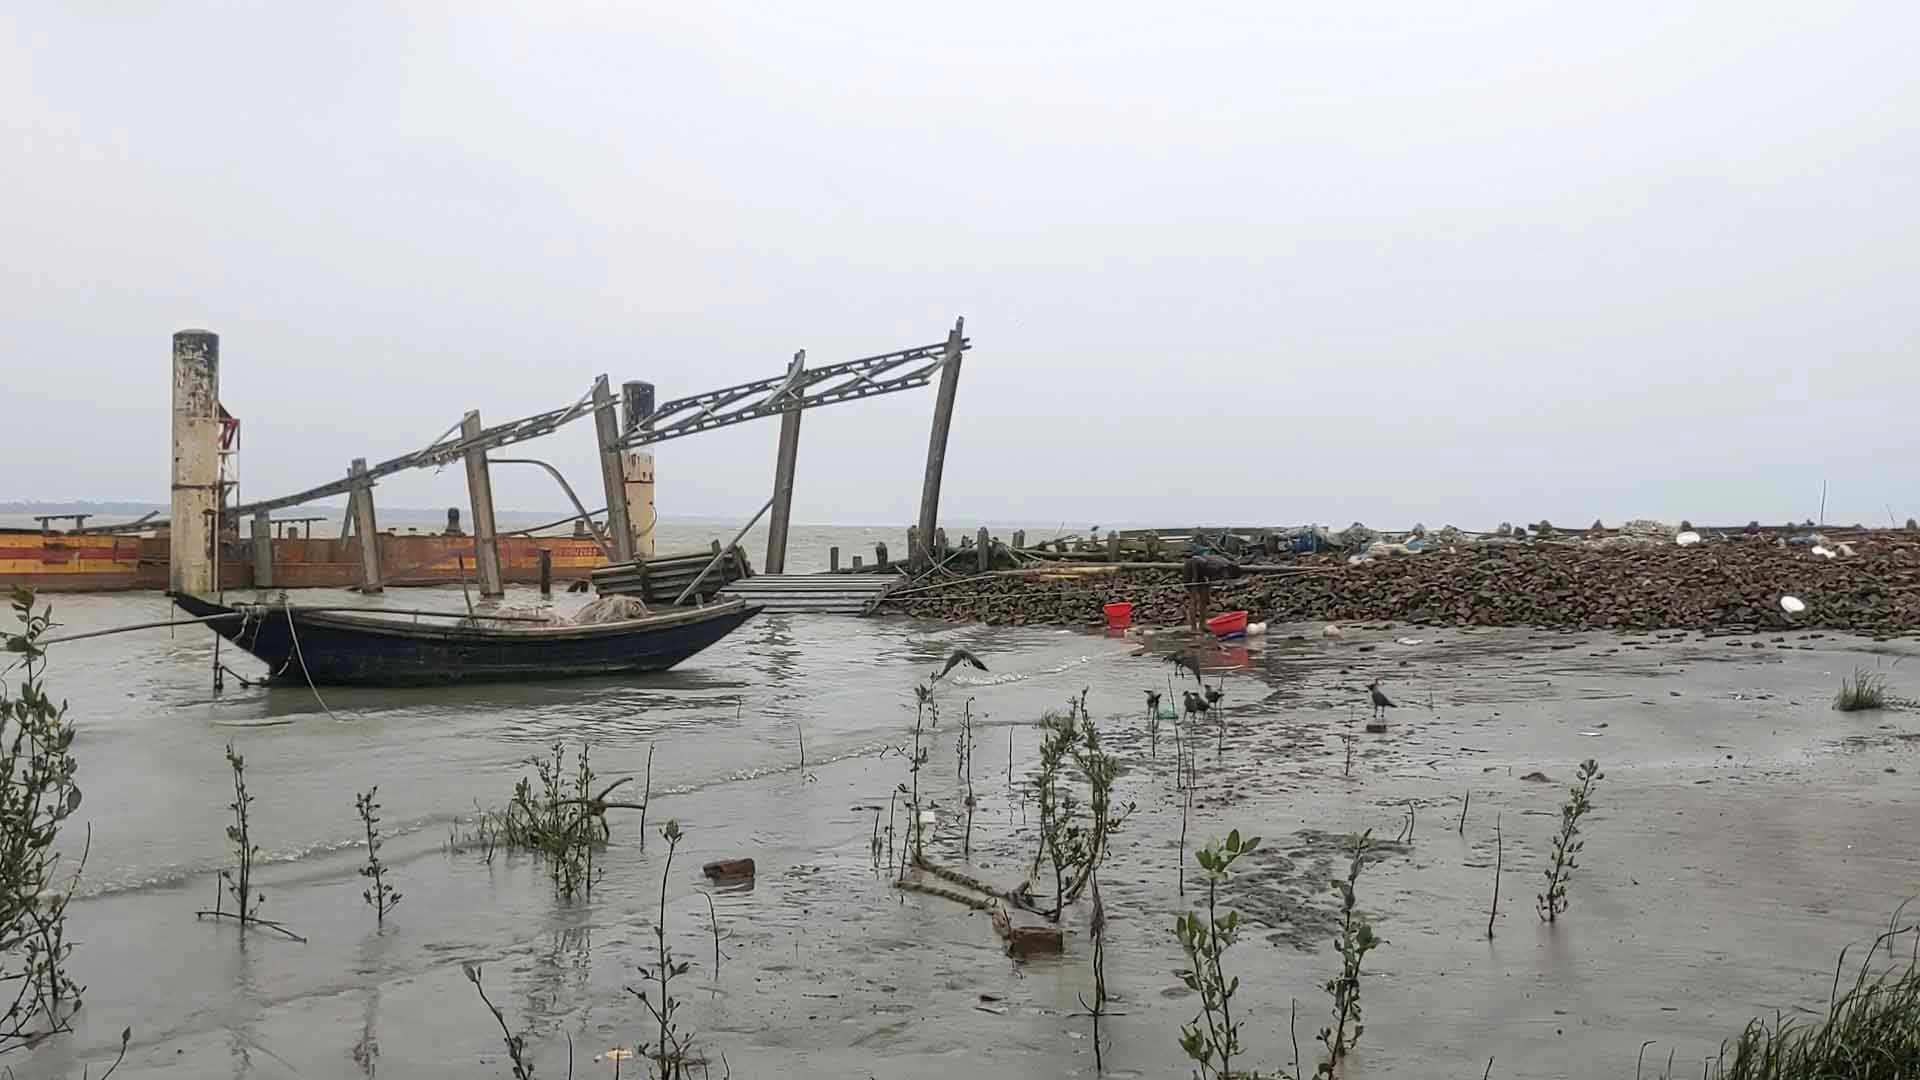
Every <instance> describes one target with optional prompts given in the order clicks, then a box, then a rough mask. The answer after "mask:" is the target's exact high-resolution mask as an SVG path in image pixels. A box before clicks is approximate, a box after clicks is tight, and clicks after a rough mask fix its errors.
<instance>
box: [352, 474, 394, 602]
mask: <svg viewBox="0 0 1920 1080" xmlns="http://www.w3.org/2000/svg"><path fill="white" fill-rule="evenodd" d="M348 472H349V474H350V475H352V476H356V477H359V478H360V479H359V484H358V486H356V487H355V488H354V489H353V524H354V528H356V529H357V530H358V531H359V533H360V591H361V592H363V593H377V592H384V591H385V590H386V585H385V583H384V582H383V581H382V580H381V577H380V524H379V522H378V521H376V520H375V518H374V513H373V483H372V481H370V480H368V479H367V478H366V476H367V459H366V458H354V459H353V467H352V468H351V469H349V470H348Z"/></svg>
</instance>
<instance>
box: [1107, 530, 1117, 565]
mask: <svg viewBox="0 0 1920 1080" xmlns="http://www.w3.org/2000/svg"><path fill="white" fill-rule="evenodd" d="M1107 561H1108V562H1111V563H1117V562H1119V561H1120V533H1119V531H1118V530H1117V529H1108V530H1107Z"/></svg>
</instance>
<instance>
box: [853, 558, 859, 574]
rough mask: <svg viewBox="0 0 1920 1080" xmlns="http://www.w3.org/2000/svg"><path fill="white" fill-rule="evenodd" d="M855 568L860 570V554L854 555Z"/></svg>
mask: <svg viewBox="0 0 1920 1080" xmlns="http://www.w3.org/2000/svg"><path fill="white" fill-rule="evenodd" d="M853 568H854V569H855V570H858V569H860V556H858V555H855V556H854V557H853Z"/></svg>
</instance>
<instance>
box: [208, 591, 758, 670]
mask: <svg viewBox="0 0 1920 1080" xmlns="http://www.w3.org/2000/svg"><path fill="white" fill-rule="evenodd" d="M173 601H174V603H176V604H178V605H179V606H180V607H181V608H182V609H183V610H185V611H186V612H187V613H188V614H191V615H193V616H195V617H196V618H203V619H205V618H209V617H212V621H210V622H209V623H208V625H209V626H211V627H212V628H213V630H214V631H215V632H216V633H218V634H219V635H220V636H221V637H224V638H226V639H227V640H228V641H231V642H233V643H234V644H235V645H237V646H239V647H240V648H242V649H244V650H246V651H247V652H249V653H252V654H253V655H254V656H256V657H258V658H259V659H260V660H261V661H262V662H264V663H265V664H266V665H267V667H268V668H269V676H268V679H269V681H270V682H272V683H275V684H292V685H297V686H305V685H306V684H307V682H308V680H311V681H312V682H313V683H314V684H315V685H320V686H418V685H432V684H447V683H462V682H498V681H506V680H542V679H563V678H579V677H584V676H591V675H616V674H625V673H636V672H648V671H665V670H667V669H668V668H671V667H673V666H674V665H675V664H678V663H680V662H681V661H683V660H686V659H687V658H688V657H690V656H693V655H694V654H696V653H698V652H699V651H700V650H702V649H705V648H706V647H707V646H709V645H712V644H713V643H714V642H716V641H719V640H720V639H721V638H723V637H726V636H727V635H728V634H729V633H732V632H733V630H734V629H735V628H736V627H738V626H740V624H742V623H744V622H746V621H747V620H748V619H751V618H753V616H755V615H757V614H759V612H760V609H759V608H758V607H755V606H749V605H747V604H744V603H741V602H739V601H734V602H731V603H725V604H717V605H713V606H710V607H706V608H696V609H684V610H677V611H671V612H667V613H665V614H660V615H654V616H650V617H648V618H645V619H639V620H634V621H632V622H625V623H611V624H606V625H600V626H579V627H554V628H546V627H542V628H537V629H531V630H528V629H518V630H495V629H485V628H475V627H462V626H457V625H447V626H429V625H421V624H416V623H405V622H399V621H397V620H392V619H378V618H368V617H363V616H357V615H337V614H314V613H303V612H302V611H301V610H300V609H299V608H297V607H292V608H289V607H284V606H259V605H250V606H246V607H241V608H229V607H225V606H223V605H220V604H215V603H212V602H209V601H206V600H201V599H199V598H197V597H193V596H187V595H184V594H180V595H175V596H174V597H173Z"/></svg>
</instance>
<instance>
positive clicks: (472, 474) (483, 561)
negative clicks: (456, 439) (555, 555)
mask: <svg viewBox="0 0 1920 1080" xmlns="http://www.w3.org/2000/svg"><path fill="white" fill-rule="evenodd" d="M480 430H481V429H480V413H479V412H478V411H477V410H476V411H472V412H469V413H467V415H466V417H465V418H464V419H462V420H461V421H460V435H461V437H462V438H466V439H471V438H473V437H474V436H475V435H478V434H480ZM466 459H467V497H468V499H469V500H470V501H471V502H472V503H473V565H474V569H475V571H476V572H477V573H478V574H479V575H480V595H481V596H504V595H506V592H507V590H506V586H505V584H504V583H503V582H502V581H501V579H500V538H499V534H498V533H496V532H495V531H494V524H493V474H492V472H491V471H490V470H489V469H488V468H487V452H486V450H484V449H478V450H469V451H467V453H466Z"/></svg>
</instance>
